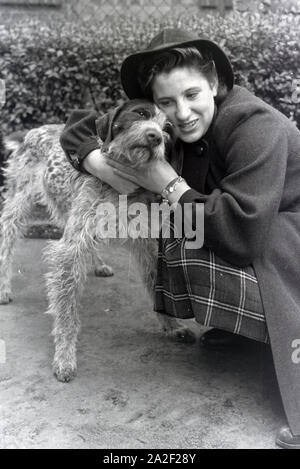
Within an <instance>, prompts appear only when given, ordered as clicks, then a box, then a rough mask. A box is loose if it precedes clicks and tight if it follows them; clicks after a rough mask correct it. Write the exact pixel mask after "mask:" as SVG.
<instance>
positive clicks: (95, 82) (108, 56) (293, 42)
mask: <svg viewBox="0 0 300 469" xmlns="http://www.w3.org/2000/svg"><path fill="white" fill-rule="evenodd" d="M166 26H180V27H186V28H188V29H190V30H193V31H195V32H196V33H197V34H198V35H199V36H207V37H209V38H210V39H212V40H215V41H216V42H217V43H219V44H220V45H221V46H223V47H224V49H225V50H226V51H227V52H228V54H229V56H230V58H231V60H232V63H233V66H234V69H235V72H236V81H237V83H238V84H241V85H242V86H245V87H247V88H248V89H250V90H251V91H253V92H254V93H255V94H257V95H258V96H260V97H261V98H263V99H264V100H265V101H267V102H269V103H270V104H272V105H273V106H274V107H276V108H277V109H279V110H280V111H282V112H283V113H285V114H286V115H287V116H288V117H293V118H294V120H295V121H296V122H297V124H298V126H299V127H300V110H299V106H298V105H297V104H299V101H300V98H298V96H300V93H299V94H298V96H297V90H296V87H297V86H296V85H297V83H298V87H299V86H300V73H299V70H298V69H299V49H300V46H299V38H298V31H299V26H300V17H299V16H297V15H293V14H287V15H282V14H281V15H276V14H271V13H270V14H268V15H261V16H260V15H258V14H250V13H243V14H239V13H234V14H232V15H229V16H227V17H226V18H221V17H218V16H209V17H204V18H199V17H196V16H189V17H184V16H181V17H177V18H169V19H168V20H167V21H166V20H163V21H159V20H153V21H151V22H147V23H145V22H143V23H142V22H140V23H139V22H138V21H137V20H136V18H134V19H130V18H120V19H119V21H118V22H116V23H115V24H104V23H103V22H102V23H100V24H97V23H95V22H94V23H92V22H82V23H81V24H80V23H79V22H76V23H74V22H73V23H71V22H69V23H64V22H63V21H62V20H58V19H56V20H55V22H53V23H51V22H50V23H48V24H46V23H43V22H41V21H38V20H30V21H28V22H27V23H26V24H21V23H17V24H9V25H7V24H6V25H2V26H0V64H1V68H0V70H1V72H0V74H1V75H0V78H2V79H4V80H5V81H6V97H7V99H6V104H5V106H4V107H3V109H2V111H1V114H2V126H3V128H4V130H5V131H12V130H16V129H20V128H23V127H25V128H30V127H33V126H38V125H41V124H44V123H56V122H61V121H65V120H66V118H67V116H68V115H69V113H70V111H71V110H72V109H74V108H78V107H94V108H96V109H98V110H99V112H105V111H106V110H108V109H109V108H111V107H113V106H115V105H116V104H119V103H120V102H121V101H122V100H124V99H125V96H124V94H123V92H122V90H121V86H120V82H119V69H120V65H121V63H122V60H123V59H124V57H125V56H126V55H127V54H129V53H131V52H134V51H136V50H139V49H142V48H144V47H145V46H146V45H147V43H148V42H149V41H150V39H151V38H152V36H153V35H154V34H156V33H157V32H158V31H159V30H160V29H161V28H162V27H166ZM297 80H298V82H297ZM297 101H298V103H297Z"/></svg>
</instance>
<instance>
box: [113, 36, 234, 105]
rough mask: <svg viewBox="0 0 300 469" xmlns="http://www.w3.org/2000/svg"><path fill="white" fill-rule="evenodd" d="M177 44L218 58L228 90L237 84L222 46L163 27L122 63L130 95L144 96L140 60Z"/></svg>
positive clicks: (218, 64) (132, 96)
mask: <svg viewBox="0 0 300 469" xmlns="http://www.w3.org/2000/svg"><path fill="white" fill-rule="evenodd" d="M174 47H176V48H177V47H184V48H185V47H195V48H196V49H198V50H199V52H200V53H201V54H202V55H204V56H206V55H208V56H210V57H211V59H212V60H214V62H215V66H216V70H217V73H218V77H219V80H220V81H222V82H224V84H225V85H227V88H228V89H229V90H231V89H232V87H233V85H234V75H233V70H232V66H231V63H230V61H229V59H228V57H227V55H226V54H225V52H224V51H223V50H222V49H221V47H219V46H218V45H217V44H215V43H214V42H213V41H210V40H208V39H199V38H196V37H195V36H194V35H193V34H191V33H190V32H187V31H184V30H182V29H164V30H163V31H161V32H160V33H159V34H158V35H157V36H155V37H154V38H153V39H152V41H151V42H150V44H149V46H148V47H147V48H146V49H145V50H143V51H141V52H136V53H134V54H132V55H129V56H128V57H127V58H126V59H125V60H124V62H123V63H122V66H121V83H122V86H123V89H124V91H125V93H126V94H127V96H128V98H129V99H134V98H143V97H145V96H144V93H143V91H142V89H141V86H140V84H139V81H138V69H139V66H140V64H141V63H142V62H143V61H144V60H148V59H150V58H151V57H152V56H154V55H155V54H158V53H161V52H164V51H167V50H169V49H173V48H174Z"/></svg>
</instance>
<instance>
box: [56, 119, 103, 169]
mask: <svg viewBox="0 0 300 469" xmlns="http://www.w3.org/2000/svg"><path fill="white" fill-rule="evenodd" d="M97 117H98V114H97V112H96V111H87V110H75V111H73V112H72V114H71V115H70V117H69V119H68V120H67V123H66V125H65V128H64V130H63V132H62V135H61V137H60V144H61V146H62V148H63V150H64V152H65V154H66V156H67V158H68V160H69V161H70V163H71V164H72V166H74V168H75V169H77V170H79V171H83V172H85V171H84V169H83V167H82V162H83V160H84V158H85V157H86V156H87V155H88V154H89V153H90V152H91V151H93V150H95V149H97V148H100V142H99V140H98V138H97V131H96V124H95V122H96V119H97Z"/></svg>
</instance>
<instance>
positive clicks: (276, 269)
mask: <svg viewBox="0 0 300 469" xmlns="http://www.w3.org/2000/svg"><path fill="white" fill-rule="evenodd" d="M208 143H209V146H210V151H209V168H208V172H207V178H206V183H207V187H208V189H209V192H207V193H208V194H209V195H205V194H203V195H202V194H199V192H196V191H194V190H192V189H191V190H189V191H187V192H186V193H185V194H184V195H183V196H182V198H181V200H180V203H181V204H183V203H185V202H191V201H194V202H204V203H205V208H204V213H205V215H204V233H205V241H204V244H205V246H206V247H209V248H210V249H212V250H213V251H214V252H215V253H216V254H217V255H218V256H220V257H221V258H223V259H225V260H227V261H228V262H230V263H232V264H235V265H237V266H241V267H244V266H247V265H249V264H252V265H253V267H254V269H255V272H256V276H257V279H258V283H259V287H260V292H261V297H262V301H263V306H264V310H265V315H266V320H267V326H268V331H269V335H270V340H271V346H272V352H273V357H274V362H275V368H276V372H277V377H278V382H279V386H280V390H281V394H282V398H283V403H284V407H285V411H286V414H287V418H288V421H289V424H290V427H291V429H292V431H293V433H294V434H295V435H300V132H299V130H298V129H297V127H296V126H295V124H294V123H293V122H291V121H290V120H289V119H287V118H286V117H285V116H284V115H283V114H281V113H280V112H278V111H276V110H275V109H274V108H272V107H271V106H269V105H267V104H266V103H265V102H263V101H262V100H260V99H258V98H257V97H255V96H254V95H253V94H251V93H249V92H248V91H247V90H246V89H244V88H241V87H238V86H235V87H234V88H233V90H232V91H231V92H230V93H229V95H228V96H227V98H226V99H225V100H224V102H223V103H222V104H221V105H220V106H219V108H218V111H217V114H216V117H215V120H214V122H213V125H212V127H211V129H210V132H209V136H208ZM178 150H179V151H178ZM182 159H183V152H182V151H180V147H177V151H175V152H174V154H173V158H172V164H173V165H174V167H176V169H177V170H178V172H179V173H180V171H181V168H182ZM297 349H298V351H299V353H297Z"/></svg>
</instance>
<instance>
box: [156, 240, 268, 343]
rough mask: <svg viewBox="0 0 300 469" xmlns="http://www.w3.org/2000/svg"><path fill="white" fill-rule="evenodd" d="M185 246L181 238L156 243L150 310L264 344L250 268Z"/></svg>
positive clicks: (260, 311) (265, 333)
mask: <svg viewBox="0 0 300 469" xmlns="http://www.w3.org/2000/svg"><path fill="white" fill-rule="evenodd" d="M185 243H186V238H181V239H179V238H177V239H174V238H166V239H164V238H162V237H161V238H160V239H159V253H158V270H157V281H156V287H155V304H154V310H155V311H157V312H159V313H163V314H167V315H169V316H173V317H176V318H183V319H189V318H195V319H196V321H197V322H199V323H200V324H201V325H203V326H206V327H215V328H218V329H223V330H226V331H229V332H232V333H235V334H239V335H243V336H245V337H248V338H250V339H254V340H257V341H259V342H264V343H268V342H269V336H268V330H267V324H266V319H265V314H264V310H263V305H262V301H261V296H260V291H259V286H258V281H257V278H256V275H255V272H254V269H253V267H252V266H248V267H245V268H239V267H236V266H234V265H231V264H229V263H228V262H226V261H224V260H222V259H220V258H219V257H217V256H216V255H215V254H214V252H213V251H211V250H209V249H206V248H204V247H203V248H202V249H186V248H185Z"/></svg>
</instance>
